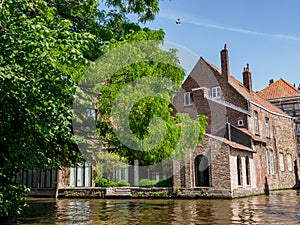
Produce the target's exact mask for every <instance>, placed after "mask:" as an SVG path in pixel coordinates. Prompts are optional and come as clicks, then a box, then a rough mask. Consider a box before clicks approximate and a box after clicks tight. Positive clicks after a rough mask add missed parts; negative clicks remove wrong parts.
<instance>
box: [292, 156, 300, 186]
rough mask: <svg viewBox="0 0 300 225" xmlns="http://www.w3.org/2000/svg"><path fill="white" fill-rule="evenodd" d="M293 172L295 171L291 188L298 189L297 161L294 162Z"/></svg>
mask: <svg viewBox="0 0 300 225" xmlns="http://www.w3.org/2000/svg"><path fill="white" fill-rule="evenodd" d="M294 171H295V186H294V187H293V188H298V189H299V188H300V181H299V175H298V163H297V160H295V161H294Z"/></svg>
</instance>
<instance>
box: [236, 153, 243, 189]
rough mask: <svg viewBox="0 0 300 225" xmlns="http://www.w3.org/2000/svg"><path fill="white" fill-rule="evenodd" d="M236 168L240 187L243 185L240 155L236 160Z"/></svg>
mask: <svg viewBox="0 0 300 225" xmlns="http://www.w3.org/2000/svg"><path fill="white" fill-rule="evenodd" d="M236 166H237V179H238V185H242V167H241V166H242V161H241V156H240V155H238V156H237V158H236Z"/></svg>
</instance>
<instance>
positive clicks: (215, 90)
mask: <svg viewBox="0 0 300 225" xmlns="http://www.w3.org/2000/svg"><path fill="white" fill-rule="evenodd" d="M211 97H212V98H221V88H220V86H217V87H213V88H212V89H211Z"/></svg>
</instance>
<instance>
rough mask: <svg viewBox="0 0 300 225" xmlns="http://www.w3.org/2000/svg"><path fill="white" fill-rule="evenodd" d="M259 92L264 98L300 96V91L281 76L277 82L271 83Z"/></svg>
mask: <svg viewBox="0 0 300 225" xmlns="http://www.w3.org/2000/svg"><path fill="white" fill-rule="evenodd" d="M258 94H259V95H260V96H261V97H262V98H264V99H268V100H270V99H278V98H291V97H300V91H298V89H297V88H295V87H294V86H293V85H292V84H290V83H288V82H287V81H285V80H284V79H282V78H280V79H279V80H277V81H276V82H274V83H272V84H270V85H269V86H267V87H266V88H264V89H263V90H261V91H259V92H258Z"/></svg>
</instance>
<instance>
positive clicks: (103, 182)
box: [96, 177, 108, 187]
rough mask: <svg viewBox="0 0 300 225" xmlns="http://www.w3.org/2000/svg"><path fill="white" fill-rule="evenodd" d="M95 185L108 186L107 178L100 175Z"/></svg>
mask: <svg viewBox="0 0 300 225" xmlns="http://www.w3.org/2000/svg"><path fill="white" fill-rule="evenodd" d="M96 187H108V179H106V178H104V177H102V178H99V179H98V180H97V182H96Z"/></svg>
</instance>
